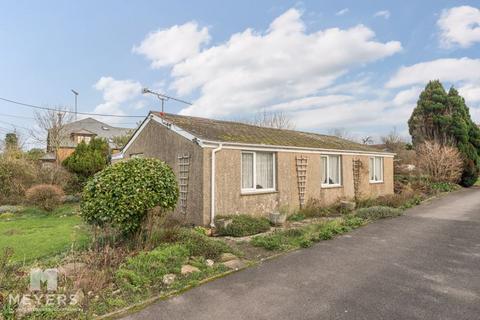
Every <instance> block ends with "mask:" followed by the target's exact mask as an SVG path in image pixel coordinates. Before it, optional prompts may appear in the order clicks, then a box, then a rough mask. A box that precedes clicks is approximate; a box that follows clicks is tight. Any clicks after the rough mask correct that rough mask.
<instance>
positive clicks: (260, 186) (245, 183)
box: [241, 152, 275, 192]
mask: <svg viewBox="0 0 480 320" xmlns="http://www.w3.org/2000/svg"><path fill="white" fill-rule="evenodd" d="M241 167H242V191H245V192H254V191H262V190H263V191H273V190H275V156H274V154H273V153H271V152H242V166H241Z"/></svg>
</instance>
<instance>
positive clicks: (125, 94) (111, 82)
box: [94, 77, 142, 123]
mask: <svg viewBox="0 0 480 320" xmlns="http://www.w3.org/2000/svg"><path fill="white" fill-rule="evenodd" d="M94 88H95V89H97V90H99V91H102V92H103V100H104V102H103V103H101V104H99V105H97V106H96V108H95V110H94V113H101V114H112V115H125V114H126V113H125V112H124V111H123V110H122V109H121V107H122V104H123V103H125V102H127V101H132V100H134V99H135V98H138V97H139V96H140V95H141V90H142V85H141V84H140V83H139V82H137V81H132V80H115V79H114V78H112V77H101V78H100V79H99V80H98V81H97V83H96V84H95V85H94ZM133 105H134V106H136V105H137V104H133ZM119 119H121V118H118V117H99V120H101V121H105V122H110V123H115V122H118V121H119Z"/></svg>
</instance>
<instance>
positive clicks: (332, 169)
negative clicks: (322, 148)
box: [321, 155, 342, 186]
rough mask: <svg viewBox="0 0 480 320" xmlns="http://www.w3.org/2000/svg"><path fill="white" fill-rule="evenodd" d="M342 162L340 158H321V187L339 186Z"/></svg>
mask: <svg viewBox="0 0 480 320" xmlns="http://www.w3.org/2000/svg"><path fill="white" fill-rule="evenodd" d="M341 168H342V160H341V157H340V156H330V155H329V156H322V158H321V172H322V186H340V185H341V184H342V181H341V175H342V173H341V171H342V169H341Z"/></svg>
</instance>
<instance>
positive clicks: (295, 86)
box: [171, 9, 402, 117]
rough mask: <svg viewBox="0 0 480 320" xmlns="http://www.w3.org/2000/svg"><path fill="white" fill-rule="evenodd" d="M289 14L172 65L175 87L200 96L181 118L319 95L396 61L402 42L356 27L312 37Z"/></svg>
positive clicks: (222, 113) (219, 114)
mask: <svg viewBox="0 0 480 320" xmlns="http://www.w3.org/2000/svg"><path fill="white" fill-rule="evenodd" d="M305 29H306V28H305V24H304V23H303V21H302V19H301V13H300V12H299V11H298V10H296V9H290V10H288V11H287V12H285V13H284V14H282V15H281V16H279V17H278V18H276V19H275V20H274V21H273V22H272V23H271V24H270V27H269V28H268V30H267V31H265V32H256V31H254V30H252V29H247V30H245V31H243V32H241V33H237V34H234V35H232V36H231V37H230V39H229V40H228V41H226V42H225V43H222V44H219V45H217V46H212V47H209V48H206V49H204V50H203V51H201V52H199V53H198V54H196V55H193V56H191V57H189V58H187V59H186V60H184V61H182V62H179V63H177V64H175V65H174V66H173V70H172V77H173V79H174V81H173V83H172V84H171V88H173V89H175V90H176V91H177V93H178V94H180V95H186V94H192V93H195V92H198V93H199V94H200V97H199V98H198V99H197V100H196V101H195V103H194V105H193V106H190V107H188V108H185V109H183V110H182V111H181V113H182V114H187V115H200V116H206V117H228V116H231V115H234V114H237V113H240V112H241V113H243V114H245V113H246V114H248V113H253V112H255V111H256V110H258V109H263V108H268V107H269V106H272V105H277V104H280V103H288V102H289V101H293V100H297V99H300V98H304V97H305V96H313V95H317V93H318V91H319V90H321V89H325V88H327V87H329V86H331V85H333V84H334V83H335V80H336V79H338V77H340V76H341V75H344V74H346V73H347V72H348V71H350V70H351V69H352V68H355V67H360V66H363V65H365V64H367V63H371V62H374V61H377V60H380V59H382V58H385V57H388V56H391V55H393V54H395V53H397V52H399V51H400V50H401V49H402V46H401V44H400V42H398V41H389V42H385V43H383V42H379V41H376V40H375V33H374V32H373V31H372V30H371V29H369V28H367V27H365V26H363V25H357V26H355V27H353V28H350V29H339V28H331V29H325V30H320V31H316V32H311V33H308V32H306V31H305Z"/></svg>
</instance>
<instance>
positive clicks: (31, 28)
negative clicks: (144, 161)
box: [0, 0, 480, 148]
mask: <svg viewBox="0 0 480 320" xmlns="http://www.w3.org/2000/svg"><path fill="white" fill-rule="evenodd" d="M0 44H1V45H0V98H4V99H9V100H15V101H19V102H23V103H27V104H32V105H38V106H43V107H53V108H66V109H69V110H73V104H74V97H73V94H72V92H71V89H74V90H75V91H77V92H79V96H78V110H79V111H81V112H85V113H97V114H109V115H118V116H138V117H137V118H135V117H112V116H109V117H97V118H98V119H99V120H102V121H105V122H107V123H109V124H111V125H116V126H122V127H134V126H135V124H136V123H137V122H138V121H139V120H141V117H143V116H145V115H146V114H147V113H148V111H150V110H160V108H161V107H160V102H159V100H158V99H157V98H155V97H153V96H151V95H145V94H142V88H144V87H147V88H149V89H151V90H154V91H157V92H161V93H164V94H167V95H170V96H173V97H177V98H179V99H182V100H186V101H190V102H192V105H187V104H182V103H179V102H176V101H173V100H169V101H167V102H166V104H165V108H166V109H165V110H166V111H167V112H171V113H180V114H183V115H192V116H200V117H209V118H217V119H247V118H249V117H253V116H254V115H255V114H257V113H258V112H264V111H266V112H276V111H281V112H283V113H285V114H286V115H288V117H289V118H290V119H291V120H292V121H293V122H294V123H295V126H296V128H297V129H299V130H305V131H314V132H320V133H327V134H328V133H330V132H332V131H333V130H334V129H342V130H344V131H346V132H348V133H349V135H351V136H353V137H357V138H359V137H365V136H373V137H374V138H376V140H377V141H378V139H379V137H380V136H382V135H385V134H387V133H388V132H390V131H391V130H392V129H393V128H396V130H397V131H398V132H400V133H401V134H402V135H404V136H405V137H407V136H408V128H407V121H408V118H409V116H410V114H411V112H412V110H413V108H414V107H415V105H416V101H417V99H418V95H419V93H420V92H421V90H422V88H424V87H425V85H426V83H427V82H428V81H429V80H433V79H439V80H440V81H442V83H443V84H444V86H445V87H446V89H448V88H449V87H450V86H452V85H453V86H455V87H456V88H457V89H459V91H460V94H462V95H463V96H464V97H465V99H466V102H467V105H468V106H469V107H470V112H471V115H472V117H473V119H474V120H475V121H477V122H480V1H443V0H432V1H418V0H417V1H410V0H404V1H343V0H337V1H268V0H263V1H258V0H257V1H250V0H244V1H235V2H234V1H229V2H225V1H77V2H73V1H67V0H65V1H48V0H46V1H21V0H17V1H13V0H12V1H5V0H0ZM33 117H34V110H33V109H31V108H27V107H24V106H20V105H16V104H12V103H8V102H5V101H1V100H0V136H2V135H4V134H5V133H7V132H9V131H12V130H16V131H17V132H18V133H19V134H20V135H21V136H22V137H23V140H24V141H25V143H26V145H27V148H28V146H29V145H31V146H33V145H35V142H33V141H31V140H30V139H29V138H28V136H29V132H30V130H31V129H32V128H35V126H36V124H35V121H34V120H33Z"/></svg>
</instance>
